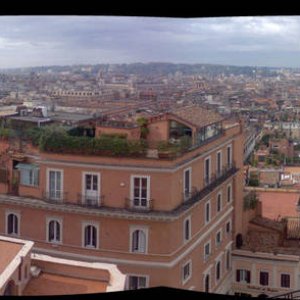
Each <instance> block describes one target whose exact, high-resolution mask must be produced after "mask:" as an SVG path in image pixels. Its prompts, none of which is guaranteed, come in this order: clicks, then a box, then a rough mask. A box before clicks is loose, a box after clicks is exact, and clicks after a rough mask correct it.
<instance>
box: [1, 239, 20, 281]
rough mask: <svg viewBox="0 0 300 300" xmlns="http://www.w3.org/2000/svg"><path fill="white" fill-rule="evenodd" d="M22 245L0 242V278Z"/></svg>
mask: <svg viewBox="0 0 300 300" xmlns="http://www.w3.org/2000/svg"><path fill="white" fill-rule="evenodd" d="M23 246H24V244H19V243H14V242H9V241H2V240H0V253H1V254H0V277H1V274H2V273H3V272H4V271H5V269H6V268H7V267H8V265H9V264H10V263H11V262H12V260H13V259H14V258H15V257H16V256H17V254H18V253H19V251H20V250H21V249H22V248H23Z"/></svg>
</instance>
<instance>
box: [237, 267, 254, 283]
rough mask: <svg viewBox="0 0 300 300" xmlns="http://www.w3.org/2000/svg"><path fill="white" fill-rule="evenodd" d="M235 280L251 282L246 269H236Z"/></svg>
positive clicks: (249, 274)
mask: <svg viewBox="0 0 300 300" xmlns="http://www.w3.org/2000/svg"><path fill="white" fill-rule="evenodd" d="M236 281H237V282H246V283H250V282H251V273H250V271H248V270H243V269H238V270H236Z"/></svg>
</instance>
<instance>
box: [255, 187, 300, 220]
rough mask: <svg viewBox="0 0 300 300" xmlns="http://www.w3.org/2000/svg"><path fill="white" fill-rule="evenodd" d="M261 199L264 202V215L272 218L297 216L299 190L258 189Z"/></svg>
mask: <svg viewBox="0 0 300 300" xmlns="http://www.w3.org/2000/svg"><path fill="white" fill-rule="evenodd" d="M257 194H258V197H259V200H260V201H261V202H262V215H263V216H264V217H266V218H269V219H272V220H278V219H280V218H283V217H297V216H299V212H297V203H298V200H299V192H284V191H276V192H275V191H274V192H269V191H258V192H257Z"/></svg>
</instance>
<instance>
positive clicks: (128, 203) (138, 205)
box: [125, 198, 153, 211]
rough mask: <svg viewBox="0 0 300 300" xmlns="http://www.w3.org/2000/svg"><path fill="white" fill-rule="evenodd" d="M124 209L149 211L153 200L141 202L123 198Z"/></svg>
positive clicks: (151, 208)
mask: <svg viewBox="0 0 300 300" xmlns="http://www.w3.org/2000/svg"><path fill="white" fill-rule="evenodd" d="M125 208H126V209H127V210H130V211H151V210H153V199H149V200H146V199H145V200H141V199H130V198H125Z"/></svg>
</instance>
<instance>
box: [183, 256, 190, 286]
mask: <svg viewBox="0 0 300 300" xmlns="http://www.w3.org/2000/svg"><path fill="white" fill-rule="evenodd" d="M191 276H192V262H191V261H189V262H187V263H186V264H185V265H184V266H183V267H182V283H183V284H185V283H186V282H187V281H188V280H189V279H190V278H191Z"/></svg>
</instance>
